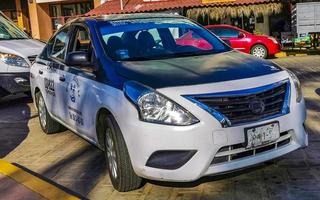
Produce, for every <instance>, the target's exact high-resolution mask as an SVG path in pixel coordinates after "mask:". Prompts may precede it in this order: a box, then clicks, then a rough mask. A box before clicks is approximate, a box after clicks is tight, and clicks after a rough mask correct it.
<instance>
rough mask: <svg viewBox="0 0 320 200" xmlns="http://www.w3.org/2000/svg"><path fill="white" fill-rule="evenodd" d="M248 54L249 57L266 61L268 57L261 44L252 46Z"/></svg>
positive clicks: (265, 49)
mask: <svg viewBox="0 0 320 200" xmlns="http://www.w3.org/2000/svg"><path fill="white" fill-rule="evenodd" d="M250 53H251V55H253V56H255V57H258V58H263V59H266V58H267V57H268V49H267V48H266V47H265V46H264V45H262V44H257V45H254V46H253V47H252V48H251V51H250Z"/></svg>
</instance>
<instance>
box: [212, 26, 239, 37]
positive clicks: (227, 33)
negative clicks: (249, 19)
mask: <svg viewBox="0 0 320 200" xmlns="http://www.w3.org/2000/svg"><path fill="white" fill-rule="evenodd" d="M210 30H211V31H212V32H213V33H214V34H215V35H217V36H219V37H226V38H237V37H238V36H239V32H240V31H238V30H236V29H231V28H210Z"/></svg>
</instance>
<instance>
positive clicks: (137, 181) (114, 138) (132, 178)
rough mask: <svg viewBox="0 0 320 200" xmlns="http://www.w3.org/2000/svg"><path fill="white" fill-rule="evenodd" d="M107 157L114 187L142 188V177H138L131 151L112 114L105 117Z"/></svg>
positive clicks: (123, 189)
mask: <svg viewBox="0 0 320 200" xmlns="http://www.w3.org/2000/svg"><path fill="white" fill-rule="evenodd" d="M104 123H105V128H104V133H105V135H104V145H105V157H106V163H107V165H108V171H109V176H110V179H111V182H112V185H113V187H114V188H115V189H116V190H118V191H119V192H127V191H132V190H135V189H138V188H140V186H141V185H142V178H140V177H138V176H137V175H136V174H135V172H134V170H133V168H132V164H131V160H130V157H129V153H128V150H127V147H126V144H125V141H124V139H123V136H122V133H121V130H120V128H119V126H118V124H117V122H116V121H115V119H114V118H113V117H112V116H111V115H107V116H106V117H105V118H104Z"/></svg>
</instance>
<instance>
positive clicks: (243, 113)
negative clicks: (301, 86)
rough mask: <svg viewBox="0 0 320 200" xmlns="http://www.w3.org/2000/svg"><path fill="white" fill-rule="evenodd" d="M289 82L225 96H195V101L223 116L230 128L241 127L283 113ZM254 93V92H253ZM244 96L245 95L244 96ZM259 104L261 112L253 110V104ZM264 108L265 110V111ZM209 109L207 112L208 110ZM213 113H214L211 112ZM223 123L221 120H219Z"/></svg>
mask: <svg viewBox="0 0 320 200" xmlns="http://www.w3.org/2000/svg"><path fill="white" fill-rule="evenodd" d="M288 85H289V82H288V81H284V82H281V83H278V84H277V85H276V86H273V87H272V86H268V87H267V89H266V88H255V89H250V92H249V91H247V90H246V91H238V92H237V91H236V92H232V94H231V93H225V94H220V95H221V96H219V94H214V95H212V96H210V95H208V96H205V95H204V96H194V97H193V99H194V100H195V101H196V102H198V104H199V103H200V106H201V105H204V106H205V107H206V108H208V109H210V110H213V111H214V112H218V113H219V114H222V115H220V116H222V118H224V119H225V120H226V121H227V122H228V125H229V126H231V125H232V126H235V125H240V124H244V123H249V122H256V121H260V120H263V119H266V118H269V117H272V116H276V115H279V114H286V113H283V112H288V111H283V109H284V107H285V106H287V105H285V103H286V102H285V101H286V98H287V94H288V93H289V91H288V90H289V89H288ZM252 91H254V92H252ZM243 94H244V95H243ZM253 101H255V102H258V103H259V106H260V107H261V109H260V110H257V111H259V112H256V111H255V110H254V109H252V107H251V106H252V102H253ZM260 107H258V109H259V108H260ZM263 108H264V109H263ZM208 109H207V110H208ZM211 113H212V112H211ZM219 121H220V122H221V120H219Z"/></svg>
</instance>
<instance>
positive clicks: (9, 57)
mask: <svg viewBox="0 0 320 200" xmlns="http://www.w3.org/2000/svg"><path fill="white" fill-rule="evenodd" d="M0 60H1V61H2V62H4V63H5V64H7V65H11V66H15V67H30V65H29V64H28V63H27V61H26V60H25V59H24V58H22V57H20V56H17V55H15V54H10V53H0Z"/></svg>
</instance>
